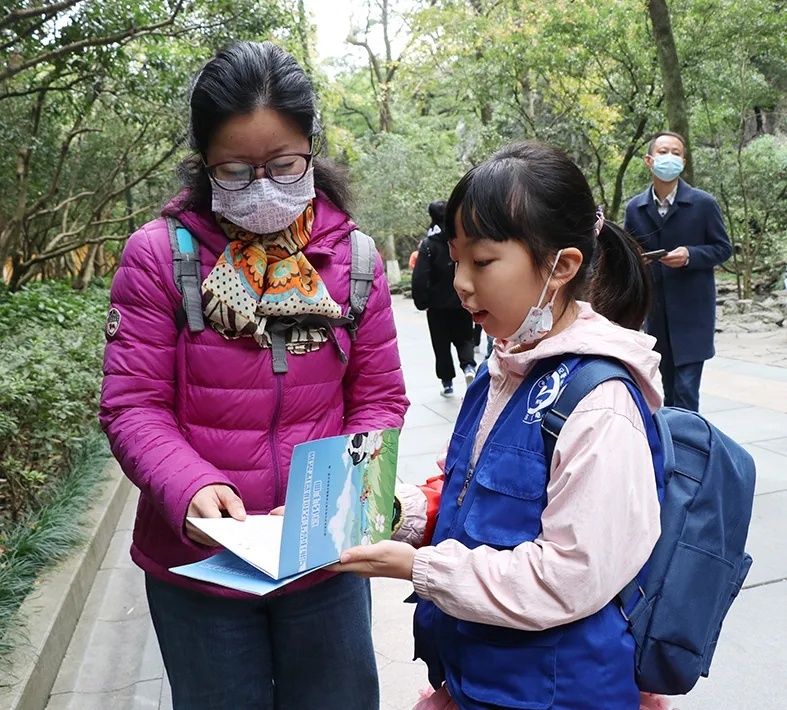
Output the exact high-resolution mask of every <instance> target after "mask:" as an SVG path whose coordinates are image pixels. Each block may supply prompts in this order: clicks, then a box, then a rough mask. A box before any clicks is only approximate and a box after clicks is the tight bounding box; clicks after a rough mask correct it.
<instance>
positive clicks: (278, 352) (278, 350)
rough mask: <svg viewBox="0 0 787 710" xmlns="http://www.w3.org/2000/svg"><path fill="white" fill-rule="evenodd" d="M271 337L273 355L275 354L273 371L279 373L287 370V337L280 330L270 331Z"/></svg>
mask: <svg viewBox="0 0 787 710" xmlns="http://www.w3.org/2000/svg"><path fill="white" fill-rule="evenodd" d="M268 335H269V336H270V339H271V355H272V356H273V372H274V373H275V374H277V375H281V374H284V373H285V372H287V370H288V369H289V367H288V366H287V337H286V336H285V334H284V333H283V332H282V331H280V330H272V331H269V333H268Z"/></svg>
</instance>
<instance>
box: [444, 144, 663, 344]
mask: <svg viewBox="0 0 787 710" xmlns="http://www.w3.org/2000/svg"><path fill="white" fill-rule="evenodd" d="M457 219H458V220H459V222H460V223H461V225H462V230H463V231H464V233H465V234H466V235H467V237H468V238H469V239H492V240H494V241H497V242H503V241H508V240H510V239H513V240H516V241H519V242H522V243H523V244H524V245H525V246H526V247H527V248H528V250H529V252H530V255H531V257H532V259H533V261H534V263H535V266H536V268H537V269H539V271H544V272H548V270H549V268H550V267H551V265H552V263H553V262H554V258H555V254H557V252H558V250H560V249H565V248H566V247H576V248H577V249H579V251H580V252H582V257H583V260H582V265H581V266H580V268H579V271H578V272H577V274H576V276H575V277H574V278H573V279H572V280H571V282H570V283H568V284H567V285H566V286H564V287H563V294H564V295H565V297H566V300H567V302H568V301H569V300H570V299H572V298H587V299H588V300H589V301H590V302H591V303H592V305H593V308H594V309H595V310H596V311H597V312H598V313H601V314H602V315H603V316H606V317H607V318H609V319H610V320H611V321H614V322H616V323H619V324H620V325H622V326H625V327H627V328H634V329H638V328H640V326H641V325H642V323H643V321H644V320H645V316H646V314H647V312H648V306H649V304H650V278H649V274H648V271H647V267H646V265H645V263H644V260H643V259H642V258H641V256H640V254H641V250H640V248H639V245H638V244H637V242H636V241H635V240H634V239H632V238H631V237H630V236H629V235H628V234H627V233H626V232H625V231H624V230H623V229H622V228H621V227H619V226H618V225H616V224H613V223H611V222H607V221H605V222H604V225H603V227H602V229H601V231H600V233H599V234H598V235H597V234H596V222H597V220H598V214H597V208H596V204H595V202H594V201H593V195H592V193H591V191H590V186H589V185H588V182H587V180H586V179H585V176H584V175H583V174H582V171H581V170H580V169H579V168H578V167H577V166H576V164H575V163H574V162H573V161H572V160H571V158H569V157H568V155H567V154H566V153H564V152H563V151H562V150H559V149H557V148H553V147H551V146H548V145H544V144H542V143H538V142H537V141H523V142H521V143H514V144H512V145H509V146H507V147H505V148H503V149H502V150H500V151H498V152H497V153H495V154H494V155H493V156H492V157H491V158H489V159H488V160H486V161H485V162H483V163H481V164H480V165H478V166H476V167H475V168H473V169H472V170H470V171H469V172H468V173H467V174H466V175H465V176H464V177H463V178H462V179H461V180H460V181H459V183H458V184H457V185H456V187H455V188H454V190H453V192H452V193H451V197H450V198H449V200H448V205H447V207H446V223H445V231H446V235H447V238H448V239H449V240H450V239H454V238H455V236H456V222H455V220H457Z"/></svg>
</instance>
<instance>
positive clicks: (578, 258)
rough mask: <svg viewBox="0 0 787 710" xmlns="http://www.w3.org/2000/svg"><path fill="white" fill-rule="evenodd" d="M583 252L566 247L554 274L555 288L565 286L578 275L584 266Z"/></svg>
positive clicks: (553, 283) (553, 285) (553, 282)
mask: <svg viewBox="0 0 787 710" xmlns="http://www.w3.org/2000/svg"><path fill="white" fill-rule="evenodd" d="M582 261H583V259H582V252H581V251H579V249H577V248H576V247H566V248H565V249H563V250H562V251H561V252H560V259H558V262H557V266H555V273H554V274H552V284H551V286H552V287H553V288H560V287H562V286H565V285H566V284H567V283H568V282H569V281H571V279H573V278H574V277H575V276H576V275H577V271H579V267H580V266H582Z"/></svg>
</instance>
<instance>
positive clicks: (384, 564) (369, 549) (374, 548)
mask: <svg viewBox="0 0 787 710" xmlns="http://www.w3.org/2000/svg"><path fill="white" fill-rule="evenodd" d="M414 558H415V548H414V547H413V546H412V545H408V544H407V543H406V542H394V541H393V540H384V541H383V542H377V543H375V544H374V545H359V546H358V547H352V548H350V549H349V550H346V551H345V552H342V557H341V562H338V563H336V564H335V565H331V566H330V567H328V569H329V570H331V571H333V572H357V573H358V574H360V575H362V576H364V577H393V578H394V579H412V578H413V559H414Z"/></svg>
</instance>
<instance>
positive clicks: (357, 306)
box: [349, 229, 377, 338]
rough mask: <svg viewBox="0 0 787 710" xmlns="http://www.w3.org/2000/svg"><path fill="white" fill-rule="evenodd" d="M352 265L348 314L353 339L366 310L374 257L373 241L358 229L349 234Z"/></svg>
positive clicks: (370, 288)
mask: <svg viewBox="0 0 787 710" xmlns="http://www.w3.org/2000/svg"><path fill="white" fill-rule="evenodd" d="M350 248H351V253H352V265H351V267H350V313H349V315H350V316H351V317H352V319H353V322H352V324H351V325H350V326H349V330H350V335H351V336H352V337H353V338H354V337H355V331H356V330H358V325H359V323H360V320H361V316H362V315H363V312H364V310H365V309H366V303H367V301H368V300H369V294H370V293H371V291H372V282H373V281H374V257H375V254H376V251H377V250H376V247H375V245H374V240H373V239H372V238H371V237H370V236H369V235H368V234H364V233H363V232H362V231H360V230H359V229H354V230H353V231H352V232H351V233H350Z"/></svg>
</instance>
